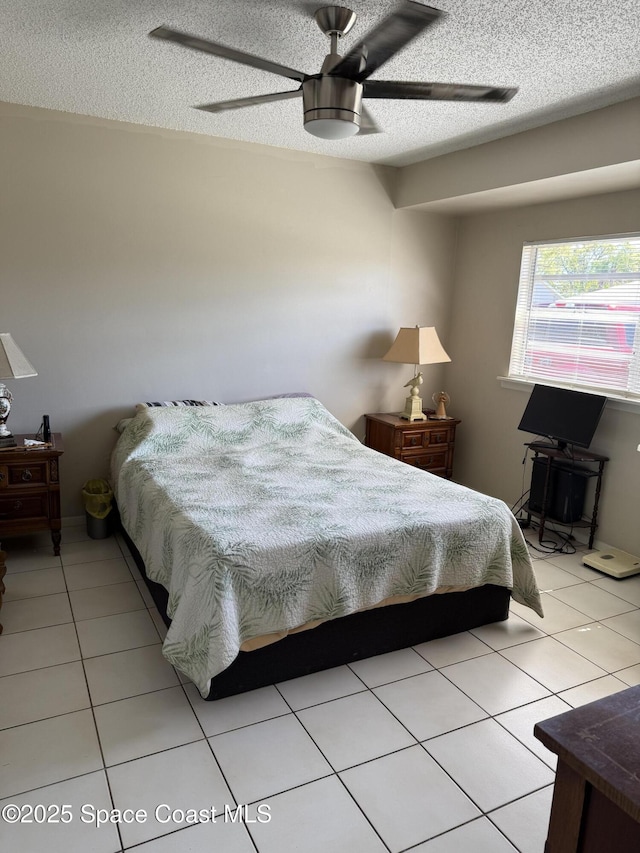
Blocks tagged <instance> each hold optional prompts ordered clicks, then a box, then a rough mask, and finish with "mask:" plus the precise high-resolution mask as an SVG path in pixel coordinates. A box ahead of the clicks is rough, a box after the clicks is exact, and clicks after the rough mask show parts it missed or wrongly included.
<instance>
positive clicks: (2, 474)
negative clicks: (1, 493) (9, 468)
mask: <svg viewBox="0 0 640 853" xmlns="http://www.w3.org/2000/svg"><path fill="white" fill-rule="evenodd" d="M3 480H4V471H0V483H1V482H2V481H3Z"/></svg>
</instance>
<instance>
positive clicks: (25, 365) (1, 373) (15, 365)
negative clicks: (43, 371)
mask: <svg viewBox="0 0 640 853" xmlns="http://www.w3.org/2000/svg"><path fill="white" fill-rule="evenodd" d="M37 375H38V373H37V371H36V370H35V368H34V367H33V365H32V364H31V362H30V361H28V359H27V358H26V356H25V354H24V353H23V352H22V350H21V349H20V347H19V346H18V344H17V343H16V342H15V341H14V340H13V338H12V337H11V335H10V334H9V333H8V332H0V379H24V378H25V377H27V376H37Z"/></svg>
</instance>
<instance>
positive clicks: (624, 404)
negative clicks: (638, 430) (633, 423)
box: [497, 376, 640, 414]
mask: <svg viewBox="0 0 640 853" xmlns="http://www.w3.org/2000/svg"><path fill="white" fill-rule="evenodd" d="M497 378H498V382H499V383H500V385H502V387H503V388H508V389H510V390H511V391H531V389H532V388H533V386H534V385H535V384H536V382H533V381H528V380H526V379H511V378H510V377H509V376H498V377H497ZM537 384H538V385H545V384H551V383H545V382H538V383H537ZM554 387H558V388H562V387H565V388H570V390H572V391H576V390H578V389H576V388H571V387H570V386H568V385H565V386H562V385H557V386H555V385H554ZM607 408H608V409H619V410H620V411H621V412H633V413H634V414H640V400H627V399H626V398H624V397H610V396H609V395H607Z"/></svg>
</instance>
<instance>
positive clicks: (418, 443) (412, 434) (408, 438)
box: [402, 430, 429, 450]
mask: <svg viewBox="0 0 640 853" xmlns="http://www.w3.org/2000/svg"><path fill="white" fill-rule="evenodd" d="M428 443H429V433H427V432H425V431H424V430H415V431H411V430H404V432H403V433H402V448H403V450H407V449H408V450H410V449H411V448H412V447H416V448H417V447H426V446H427V444H428Z"/></svg>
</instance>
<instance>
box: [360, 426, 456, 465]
mask: <svg viewBox="0 0 640 853" xmlns="http://www.w3.org/2000/svg"><path fill="white" fill-rule="evenodd" d="M364 419H365V424H366V435H365V444H366V446H367V447H371V448H372V449H373V450H378V451H380V453H384V454H386V455H387V456H392V457H393V458H394V459H399V460H400V461H401V462H405V463H406V464H407V465H415V466H416V468H422V470H423V471H430V472H431V473H432V474H438V476H440V477H445V478H446V479H451V476H452V474H453V450H454V447H455V441H456V427H457V425H458V424H459V423H460V421H458V420H456V419H455V418H448V419H447V420H426V421H407V420H405V419H404V418H401V417H399V416H398V415H396V414H384V413H379V414H374V415H365V416H364Z"/></svg>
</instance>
